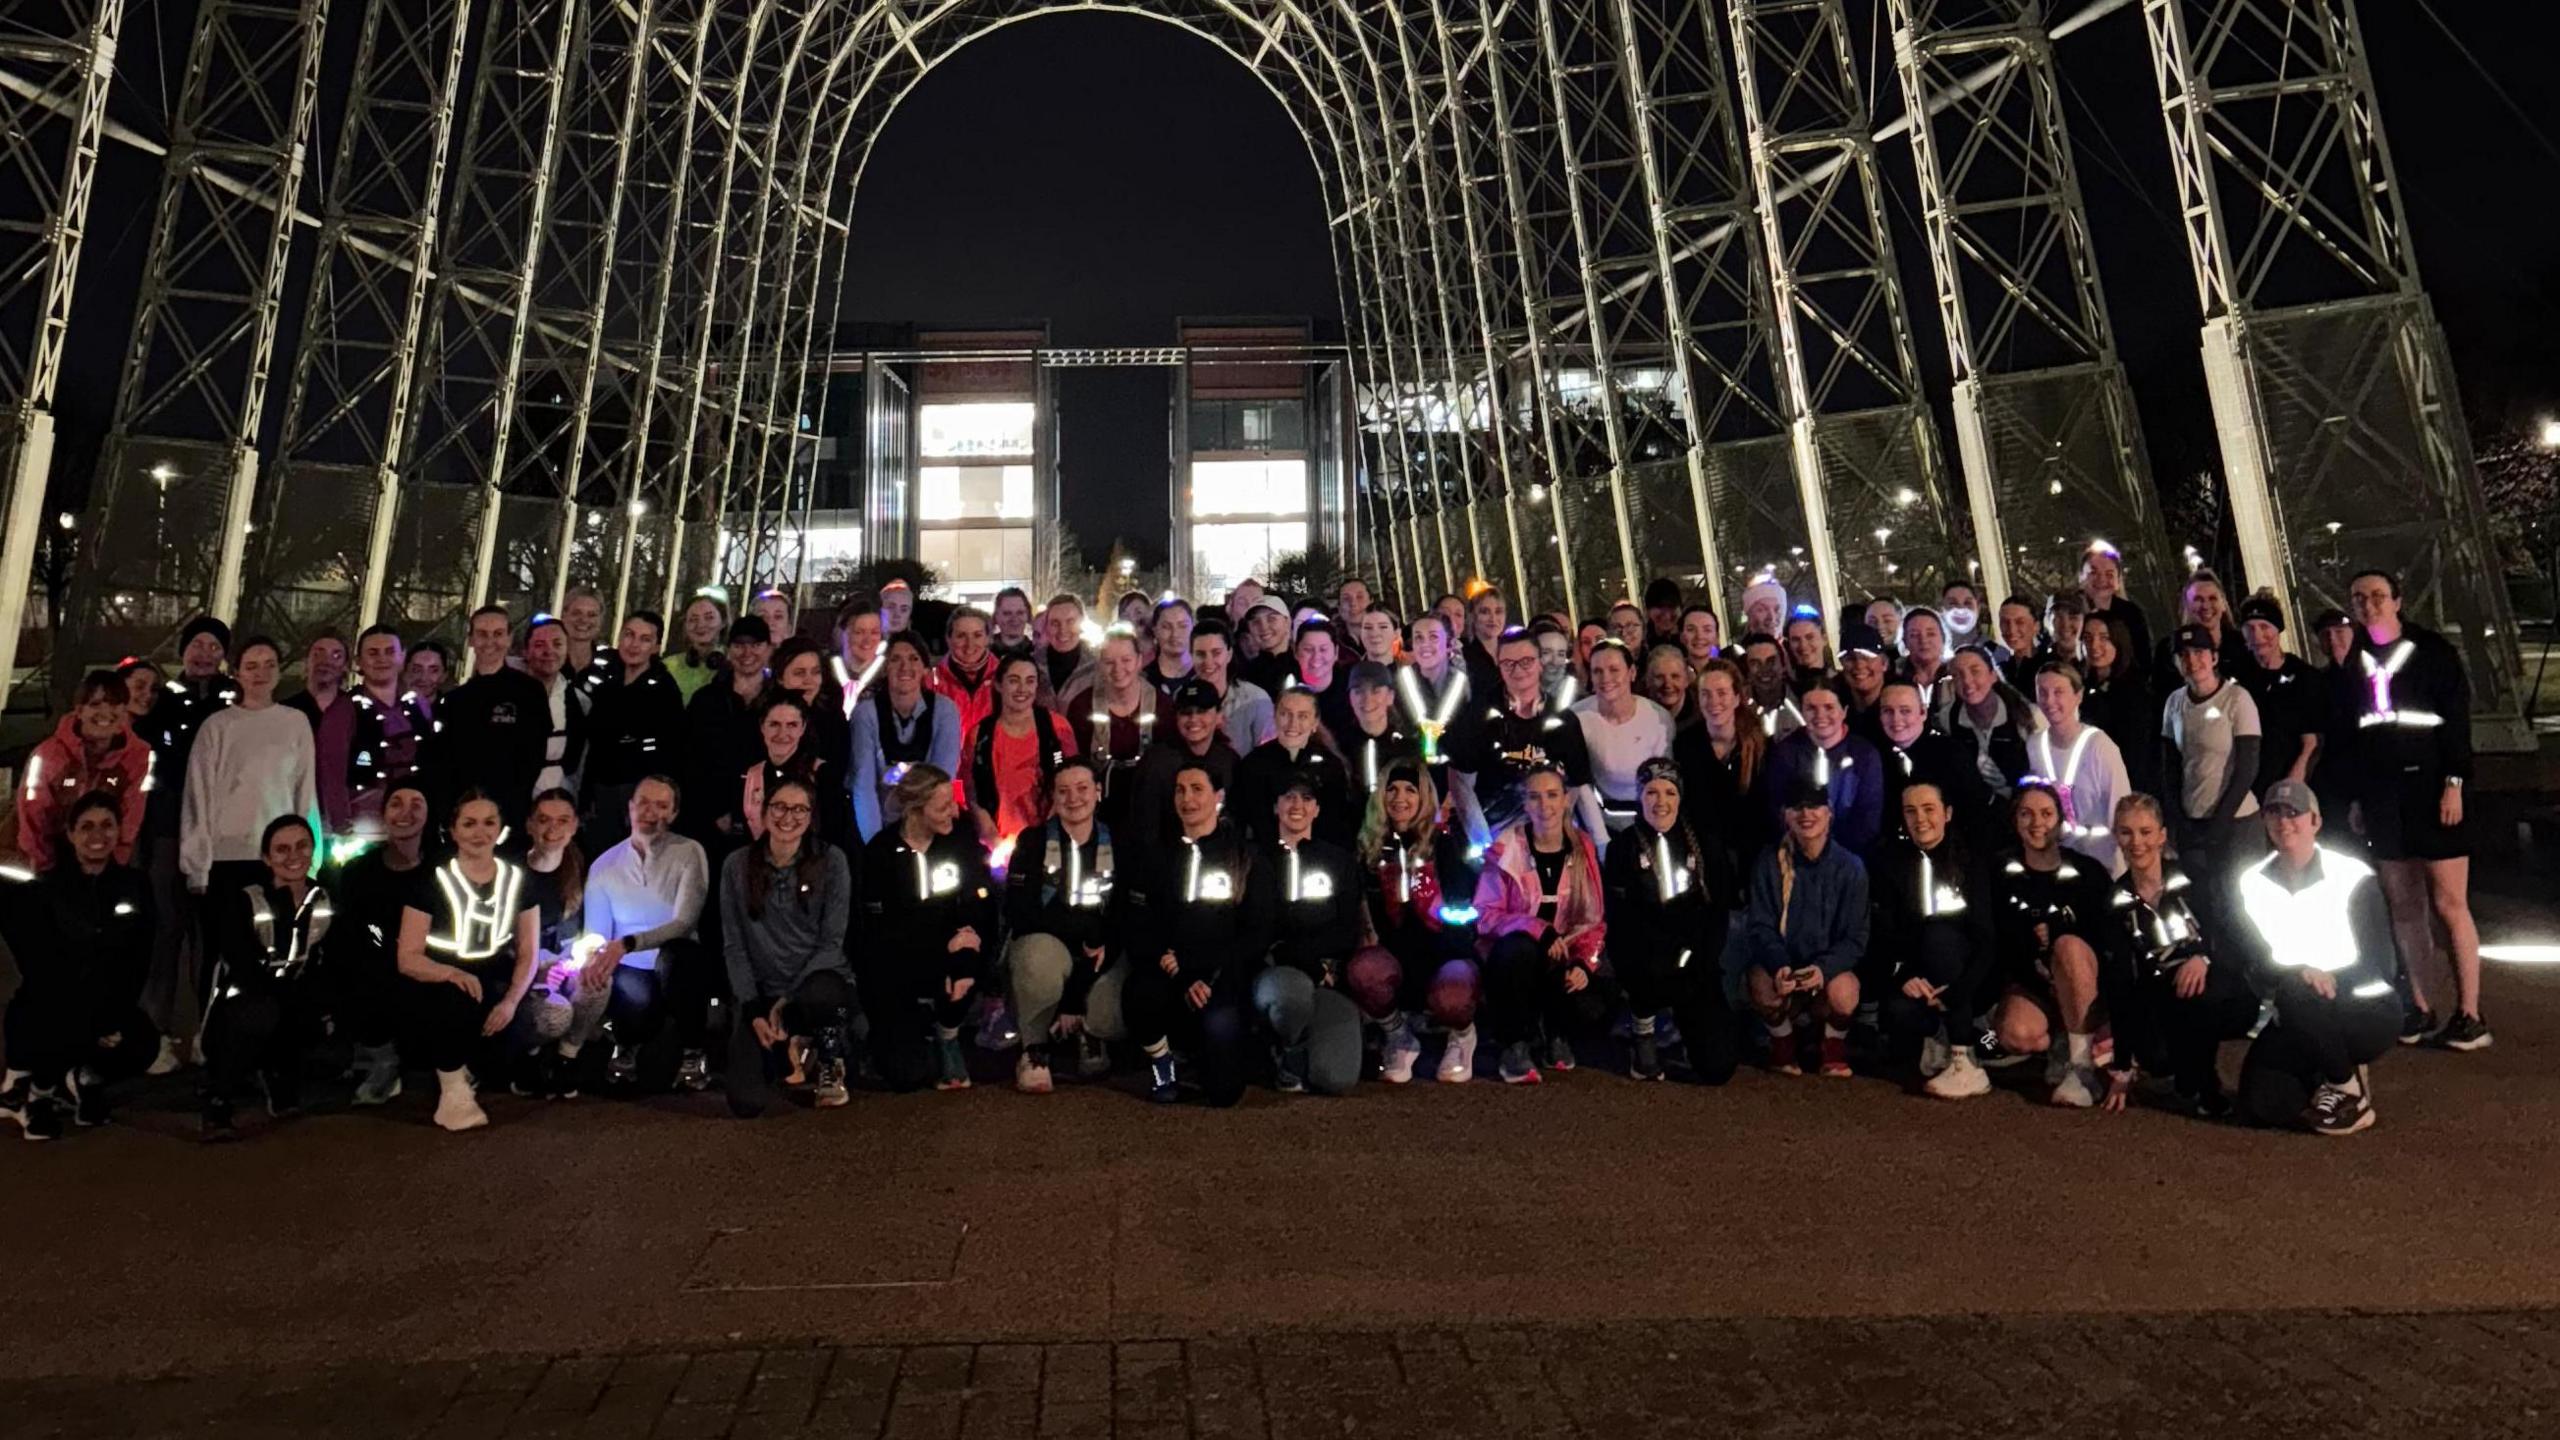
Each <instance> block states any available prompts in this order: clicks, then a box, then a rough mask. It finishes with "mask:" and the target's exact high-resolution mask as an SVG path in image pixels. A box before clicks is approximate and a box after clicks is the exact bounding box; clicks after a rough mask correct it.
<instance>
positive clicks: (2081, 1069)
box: [2053, 1065, 2106, 1110]
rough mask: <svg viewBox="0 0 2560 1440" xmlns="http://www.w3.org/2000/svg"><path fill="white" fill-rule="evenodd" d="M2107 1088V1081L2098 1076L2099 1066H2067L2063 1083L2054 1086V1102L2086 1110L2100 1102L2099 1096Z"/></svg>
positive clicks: (2063, 1074)
mask: <svg viewBox="0 0 2560 1440" xmlns="http://www.w3.org/2000/svg"><path fill="white" fill-rule="evenodd" d="M2105 1089H2106V1082H2105V1081H2104V1080H2101V1079H2099V1078H2098V1071H2097V1067H2095V1066H2092V1065H2070V1066H2065V1067H2064V1069H2063V1072H2062V1081H2061V1083H2060V1084H2057V1085H2055V1086H2054V1087H2053V1103H2054V1104H2056V1105H2063V1106H2068V1107H2069V1108H2071V1109H2074V1110H2086V1109H2088V1108H2089V1107H2090V1106H2092V1105H2095V1104H2097V1103H2098V1096H2099V1095H2100V1093H2102V1092H2103V1091H2104V1090H2105Z"/></svg>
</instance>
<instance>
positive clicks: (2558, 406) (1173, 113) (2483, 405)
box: [844, 0, 2560, 545]
mask: <svg viewBox="0 0 2560 1440" xmlns="http://www.w3.org/2000/svg"><path fill="white" fill-rule="evenodd" d="M2422 3H2429V4H2433V5H2435V6H2436V7H2437V13H2441V14H2444V15H2445V16H2446V17H2447V18H2448V19H2449V20H2451V21H2452V23H2453V25H2454V27H2455V30H2456V33H2457V34H2458V35H2459V36H2460V37H2461V41H2462V43H2463V44H2464V45H2467V46H2468V47H2469V49H2470V50H2471V51H2472V53H2473V54H2474V55H2475V56H2476V57H2478V58H2479V59H2480V61H2481V62H2482V63H2484V64H2485V65H2486V66H2487V68H2488V70H2489V72H2490V74H2491V75H2492V76H2493V77H2495V79H2496V80H2497V82H2499V83H2500V84H2502V85H2504V86H2505V87H2506V89H2507V90H2508V91H2509V92H2510V93H2512V94H2514V95H2515V96H2516V97H2517V98H2518V99H2519V100H2520V101H2521V102H2522V104H2523V105H2524V107H2525V108H2526V111H2527V113H2528V114H2529V115H2531V116H2532V117H2533V121H2534V123H2535V124H2537V125H2538V126H2539V127H2540V128H2541V130H2542V132H2543V133H2544V134H2546V135H2560V94H2555V92H2554V88H2553V87H2552V86H2551V85H2549V83H2548V77H2547V73H2546V69H2547V67H2546V65H2545V63H2544V62H2545V60H2546V59H2547V56H2548V53H2549V52H2548V48H2547V46H2546V45H2545V44H2544V43H2543V40H2542V33H2541V30H2540V27H2539V25H2538V24H2537V23H2536V22H2535V21H2533V20H2532V19H2529V18H2528V17H2529V16H2530V15H2531V13H2532V12H2534V11H2537V10H2539V9H2541V8H2543V7H2541V6H2538V5H2533V4H2505V3H2493V0H2367V3H2365V4H2364V5H2363V7H2362V14H2363V19H2364V23H2365V27H2366V34H2367V37H2368V39H2369V41H2370V44H2371V50H2372V53H2373V64H2374V69H2375V77H2376V84H2377V86H2378V87H2379V90H2380V92H2381V97H2382V109H2383V115H2384V118H2385V124H2386V126H2387V128H2388V131H2389V134H2390V137H2391V141H2392V144H2393V147H2394V156H2395V160H2396V162H2397V168H2398V172H2399V175H2400V178H2401V181H2402V185H2403V187H2404V189H2405V191H2406V194H2407V204H2408V208H2409V211H2410V215H2411V226H2412V229H2413V231H2414V235H2415V242H2416V246H2417V253H2418V257H2419V261H2420V265H2421V267H2422V270H2423V272H2424V274H2425V276H2426V278H2427V281H2428V285H2429V289H2430V290H2431V292H2432V293H2433V296H2434V299H2435V303H2436V306H2437V310H2438V313H2439V315H2440V316H2441V318H2442V319H2443V321H2444V324H2445V326H2446V328H2447V330H2448V332H2449V334H2450V336H2451V339H2452V344H2453V350H2454V357H2455V363H2456V368H2457V369H2458V370H2459V372H2460V374H2461V378H2462V382H2463V388H2464V392H2465V398H2466V400H2467V402H2468V405H2469V408H2470V414H2471V419H2472V422H2473V425H2474V428H2475V429H2485V428H2488V427H2490V426H2492V425H2495V424H2498V423H2502V422H2503V423H2509V424H2523V423H2526V422H2528V421H2529V420H2530V419H2531V418H2532V417H2533V416H2534V415H2536V414H2537V413H2540V412H2542V411H2544V410H2553V411H2560V358H2555V357H2560V350H2555V347H2554V344H2553V342H2552V338H2551V337H2552V336H2553V334H2554V333H2555V331H2560V238H2555V228H2554V223H2553V222H2554V219H2555V211H2560V199H2555V196H2560V159H2555V158H2554V156H2553V155H2552V154H2551V152H2550V151H2549V149H2548V148H2546V146H2545V145H2544V144H2543V143H2542V142H2539V141H2537V140H2536V139H2535V138H2534V137H2533V136H2532V135H2530V134H2527V133H2525V131H2524V129H2523V127H2522V126H2520V125H2519V123H2518V122H2517V120H2516V119H2515V118H2514V116H2513V114H2512V112H2510V111H2509V110H2507V109H2506V108H2505V107H2504V106H2503V105H2502V104H2500V103H2499V101H2498V99H2497V97H2496V95H2495V94H2494V93H2492V89H2491V86H2490V85H2489V83H2487V82H2485V81H2483V80H2482V79H2481V77H2480V76H2479V75H2478V74H2477V73H2476V72H2474V71H2473V70H2472V69H2471V68H2470V67H2469V66H2468V65H2467V64H2465V63H2464V61H2463V60H2462V59H2461V58H2460V56H2459V54H2458V53H2457V49H2456V46H2455V44H2454V42H2453V41H2451V40H2449V39H2448V38H2447V36H2446V35H2445V34H2444V33H2443V31H2441V30H2439V29H2438V28H2436V27H2435V26H2434V25H2433V24H2432V23H2430V22H2429V20H2428V19H2427V16H2426V14H2425V13H2424V11H2423V10H2422V8H2421V7H2422ZM1876 8H1881V7H1880V5H1879V6H1878V7H1876ZM2050 8H2051V9H2052V10H2053V11H2054V12H2055V13H2056V14H2058V15H2067V14H2069V13H2071V11H2073V10H2074V9H2075V8H2077V7H2076V6H2075V5H2074V4H2072V3H2071V0H2057V3H2055V4H2053V5H2052V6H2051V7H2050ZM1850 10H1851V13H1852V15H1853V17H1855V19H1854V21H1853V30H1854V32H1855V33H1857V34H1858V35H1859V36H1861V37H1862V38H1865V37H1874V38H1876V39H1878V40H1879V42H1880V43H1882V44H1884V46H1885V48H1884V49H1883V51H1882V58H1883V60H1884V64H1885V71H1884V73H1883V76H1882V77H1881V78H1882V79H1884V80H1885V82H1886V84H1885V87H1884V90H1883V92H1882V93H1881V94H1880V95H1879V96H1878V97H1877V103H1878V107H1879V108H1880V109H1882V110H1883V111H1884V112H1885V113H1887V114H1892V113H1898V111H1899V93H1898V87H1897V86H1895V85H1894V84H1893V83H1892V80H1891V51H1890V44H1889V38H1887V37H1881V36H1876V35H1875V32H1874V31H1873V30H1872V29H1871V28H1870V26H1869V25H1868V23H1867V17H1868V15H1869V13H1870V7H1869V5H1868V3H1867V0H1850ZM2139 10H2140V7H2139V6H2128V7H2126V8H2125V9H2123V10H2121V11H2119V12H2117V13H2116V14H2114V15H2112V16H2110V17H2108V18H2107V19H2106V20H2104V21H2101V22H2099V23H2097V24H2095V25H2092V26H2090V27H2088V28H2087V29H2085V30H2082V31H2081V32H2079V33H2078V34H2075V35H2073V36H2071V37H2069V38H2068V39H2066V40H2064V41H2062V42H2060V43H2059V45H2058V52H2059V54H2060V57H2061V64H2062V69H2063V72H2064V77H2065V80H2066V82H2067V87H2068V91H2069V94H2068V97H2067V99H2068V104H2069V116H2068V119H2069V123H2070V124H2071V126H2072V127H2073V131H2074V139H2075V142H2076V144H2077V148H2078V158H2079V165H2080V172H2081V177H2082V182H2083V186H2084V189H2085V191H2086V193H2087V198H2088V203H2089V207H2090V211H2091V220H2092V226H2093V229H2094V231H2095V234H2096V238H2097V245H2098V257H2099V266H2100V270H2101V274H2102V278H2103V280H2104V282H2105V284H2106V287H2107V293H2108V301H2109V309H2110V310H2111V311H2112V312H2113V315H2114V318H2115V321H2116V326H2117V332H2118V340H2119V344H2120V346H2121V348H2122V350H2123V353H2124V357H2125V361H2126V365H2127V368H2128V369H2129V371H2130V372H2131V374H2132V375H2133V378H2134V384H2135V388H2136V397H2137V401H2138V403H2139V405H2140V408H2141V411H2142V416H2143V421H2144V427H2145V433H2146V435H2147V437H2148V439H2149V443H2150V447H2151V454H2152V458H2153V464H2154V468H2155V470H2157V471H2158V472H2159V473H2162V474H2178V473H2185V472H2189V471H2192V470H2196V469H2205V468H2213V469H2218V468H2219V463H2218V459H2217V456H2216V454H2215V450H2214V443H2213V437H2212V429H2211V423H2210V415H2209V412H2208V411H2207V409H2206V406H2205V400H2204V382H2203V374H2202V370H2201V368H2200V365H2199V363H2198V361H2197V359H2196V344H2197V339H2196V325H2197V318H2198V316H2197V310H2196V299H2195V289H2194V284H2193V280H2192V278H2191V272H2190V270H2189V267H2188V262H2187V258H2186V251H2185V245H2184V241H2183V240H2182V239H2181V238H2180V235H2179V231H2178V228H2177V224H2176V219H2175V214H2176V204H2177V200H2176V194H2175V191H2174V189H2173V186H2172V182H2171V179H2170V172H2169V168H2168V153H2167V144H2166V140H2165V136H2164V131H2163V127H2162V123H2161V118H2160V107H2159V99H2158V92H2157V91H2156V89H2155V88H2154V82H2153V79H2152V73H2151V58H2150V52H2149V47H2148V42H2147V41H2146V39H2145V37H2144V34H2143V27H2142V20H2141V17H2140V13H2139ZM1871 78H1874V77H1872V76H1871ZM1883 157H1884V161H1885V164H1886V167H1887V173H1888V176H1889V177H1890V178H1891V181H1892V184H1893V186H1894V188H1895V190H1896V193H1897V194H1898V195H1899V196H1900V197H1901V198H1900V199H1899V200H1898V201H1897V202H1896V204H1895V206H1894V209H1893V219H1894V223H1895V226H1896V231H1897V241H1898V244H1899V246H1900V256H1901V260H1902V262H1903V269H1904V272H1905V284H1906V286H1907V287H1908V294H1909V298H1910V301H1911V305H1912V313H1913V318H1914V322H1915V325H1916V326H1917V327H1918V330H1919V335H1918V339H1919V344H1920V355H1921V365H1922V369H1923V372H1924V374H1926V375H1927V376H1928V377H1929V378H1930V381H1931V384H1932V387H1933V388H1934V389H1936V390H1937V391H1939V392H1940V393H1941V395H1943V391H1944V386H1945V383H1946V381H1945V371H1946V368H1947V366H1946V352H1945V349H1944V342H1943V340H1942V338H1941V337H1940V334H1939V331H1938V327H1937V322H1936V315H1935V313H1934V309H1933V307H1932V306H1931V304H1930V302H1929V295H1930V290H1929V285H1928V277H1927V274H1926V269H1925V267H1926V263H1927V262H1926V254H1925V251H1924V250H1923V249H1922V248H1921V245H1920V237H1919V233H1918V230H1917V228H1916V219H1915V216H1914V213H1913V210H1912V199H1911V197H1912V194H1913V192H1912V191H1911V189H1910V152H1909V148H1908V146H1907V145H1905V144H1902V143H1900V142H1895V143H1892V144H1889V145H1887V146H1885V147H1884V149H1883ZM852 245H853V258H852V266H851V271H850V273H851V275H852V279H851V281H850V286H849V289H848V291H847V294H846V296H845V309H844V313H845V315H846V316H847V317H849V318H858V319H863V320H884V321H885V320H922V321H938V322H949V321H1000V320H1018V319H1025V318H1040V317H1046V318H1047V319H1048V320H1049V321H1050V322H1051V324H1052V325H1053V327H1054V333H1055V335H1056V337H1057V338H1058V340H1059V341H1061V342H1064V343H1079V342H1090V343H1118V344H1143V343H1155V342H1161V341H1164V340H1167V339H1169V338H1170V337H1171V334H1172V329H1173V321H1174V317H1176V316H1178V315H1186V314H1190V315H1203V314H1263V313H1267V314H1285V315H1306V316H1311V317H1313V318H1315V320H1316V322H1317V324H1318V326H1319V329H1320V331H1321V332H1323V333H1327V334H1338V333H1339V329H1340V302H1339V300H1338V298H1337V291H1336V287H1335V283H1334V277H1333V269H1332V267H1333V258H1332V255H1331V253H1330V250H1329V248H1328V246H1327V244H1326V240H1325V235H1324V230H1323V216H1322V214H1321V202H1320V200H1319V198H1318V192H1317V188H1316V185H1315V180H1314V176H1313V173H1312V171H1311V169H1310V167H1309V163H1308V160H1307V157H1306V152H1305V149H1304V147H1303V146H1302V145H1301V143H1300V141H1299V139H1298V137H1297V133H1296V131H1295V130H1294V129H1293V128H1292V127H1291V126H1290V124H1289V122H1288V120H1287V118H1286V117H1285V115H1284V114H1283V113H1282V111H1281V110H1280V108H1279V105H1278V102H1276V101H1275V100H1273V99H1272V98H1271V96H1270V94H1269V93H1268V92H1267V91H1265V90H1264V89H1263V88H1262V87H1261V86H1260V84H1259V83H1258V82H1256V81H1255V80H1254V79H1253V78H1252V77H1251V76H1250V75H1249V74H1248V73H1247V72H1246V71H1245V70H1244V69H1243V68H1242V67H1241V66H1239V65H1238V64H1236V63H1235V62H1234V61H1232V60H1230V59H1229V58H1227V57H1226V56H1225V55H1224V54H1222V53H1221V52H1219V51H1218V50H1216V49H1214V48H1213V47H1211V46H1210V45H1209V44H1207V43H1206V42H1205V41H1201V40H1198V39H1195V38H1193V37H1192V36H1190V35H1188V34H1185V33H1184V32H1182V31H1179V30H1177V29H1175V28H1174V27H1172V26H1170V25H1165V24H1161V23H1158V22H1155V21H1151V20H1145V19H1140V18H1136V17H1131V16H1123V15H1107V14H1092V13H1085V14H1074V15H1062V16H1052V17H1047V18H1043V19H1040V20H1035V21H1031V22H1027V23H1023V24H1019V25H1013V26H1009V27H1006V28H1005V29H1002V30H999V31H997V32H996V33H994V34H993V35H991V36H989V37H987V38H985V39H982V40H979V41H976V42H974V43H972V44H970V45H969V46H967V47H966V48H964V49H963V50H961V51H960V52H959V53H958V54H957V55H956V56H954V57H953V58H952V59H951V60H949V61H947V62H946V63H945V64H944V65H943V66H942V67H941V68H940V69H938V70H936V71H935V72H934V73H933V74H932V75H931V76H929V77H927V79H926V80H925V82H924V83H923V84H922V85H920V86H918V87H917V89H916V91H915V93H914V94H913V95H912V96H911V97H910V98H909V99H908V101H907V102H906V104H905V105H904V106H902V107H901V108H900V109H899V111H898V112H897V113H896V115H895V116H894V117H893V119H892V120H891V122H890V124H889V127H888V130H887V132H886V134H885V135H884V137H883V138H882V140H881V142H880V146H879V149H878V151H877V152H876V154H875V155H874V157H873V160H872V163H871V168H870V172H869V173H868V175H866V176H865V177H864V180H863V186H862V190H861V195H860V199H859V203H858V204H857V205H856V208H855V211H854V219H853V240H852ZM1164 397H1165V386H1164V381H1163V379H1162V378H1161V376H1160V374H1158V373H1157V372H1149V371H1142V370H1130V371H1112V372H1096V371H1076V372H1068V373H1067V374H1066V376H1065V380H1064V384H1063V385H1062V389H1061V397H1060V398H1061V415H1060V429H1061V435H1060V449H1061V464H1062V475H1063V480H1064V485H1065V490H1066V506H1067V512H1068V514H1067V520H1068V523H1069V524H1070V525H1071V526H1072V527H1074V529H1075V530H1076V532H1077V534H1078V535H1079V537H1080V538H1082V539H1083V540H1084V541H1086V542H1087V543H1088V544H1089V545H1091V544H1096V543H1099V542H1101V541H1103V540H1105V539H1106V538H1107V537H1108V536H1110V535H1111V534H1114V533H1124V534H1130V538H1132V539H1139V540H1144V541H1146V542H1147V543H1149V544H1151V545H1161V544H1162V534H1163V530H1162V526H1163V523H1164V522H1163V521H1162V520H1161V519H1160V518H1157V517H1158V516H1159V513H1160V512H1159V511H1158V509H1157V505H1158V501H1159V498H1160V497H1161V496H1162V495H1163V494H1164V488H1163V476H1164V458H1163V457H1164V449H1165V445H1164V434H1165V430H1164V424H1165V415H1164V403H1165V401H1164ZM1944 423H1945V422H1944V413H1943V406H1941V424H1942V425H1943V424H1944ZM1947 453H1949V454H1952V453H1953V447H1952V444H1951V443H1950V444H1949V446H1948V447H1947ZM1133 502H1134V503H1133ZM1141 517H1143V518H1141ZM1140 526H1146V527H1151V528H1149V529H1148V530H1147V531H1146V532H1145V533H1144V534H1136V533H1131V532H1132V531H1133V530H1135V529H1136V528H1137V527H1140Z"/></svg>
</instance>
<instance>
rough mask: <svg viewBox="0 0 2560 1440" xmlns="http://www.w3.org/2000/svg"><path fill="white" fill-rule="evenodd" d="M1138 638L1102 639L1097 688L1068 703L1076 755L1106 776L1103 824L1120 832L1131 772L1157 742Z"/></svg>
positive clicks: (1120, 633)
mask: <svg viewBox="0 0 2560 1440" xmlns="http://www.w3.org/2000/svg"><path fill="white" fill-rule="evenodd" d="M1140 668H1141V666H1140V662H1139V658H1138V637H1137V636H1135V635H1133V634H1131V633H1130V632H1128V631H1126V630H1121V629H1114V630H1113V631H1112V632H1111V633H1110V634H1108V635H1106V636H1104V637H1102V652H1101V654H1100V655H1099V656H1097V657H1096V663H1095V668H1094V678H1093V683H1092V684H1091V685H1089V686H1086V687H1085V688H1083V689H1081V690H1078V691H1076V692H1075V693H1074V694H1072V695H1069V696H1068V697H1067V698H1066V702H1065V703H1066V715H1067V723H1068V724H1070V725H1072V726H1073V727H1075V732H1076V753H1077V754H1079V755H1084V756H1087V757H1089V758H1091V759H1092V761H1093V763H1094V767H1095V768H1096V769H1097V770H1099V771H1101V773H1102V823H1103V824H1105V825H1108V826H1111V827H1113V828H1114V829H1117V828H1118V827H1119V825H1120V823H1121V821H1122V819H1123V818H1124V817H1125V816H1126V815H1127V814H1128V810H1129V788H1130V786H1131V785H1132V784H1133V783H1134V780H1135V777H1134V775H1133V773H1132V772H1134V771H1135V770H1136V769H1137V768H1138V762H1139V761H1140V760H1142V759H1144V758H1146V753H1147V746H1148V744H1149V742H1150V741H1152V740H1153V739H1154V738H1155V729H1156V693H1155V691H1154V690H1153V689H1151V688H1149V686H1148V685H1147V684H1146V682H1145V681H1143V680H1140V679H1139V678H1138V672H1139V669H1140Z"/></svg>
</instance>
